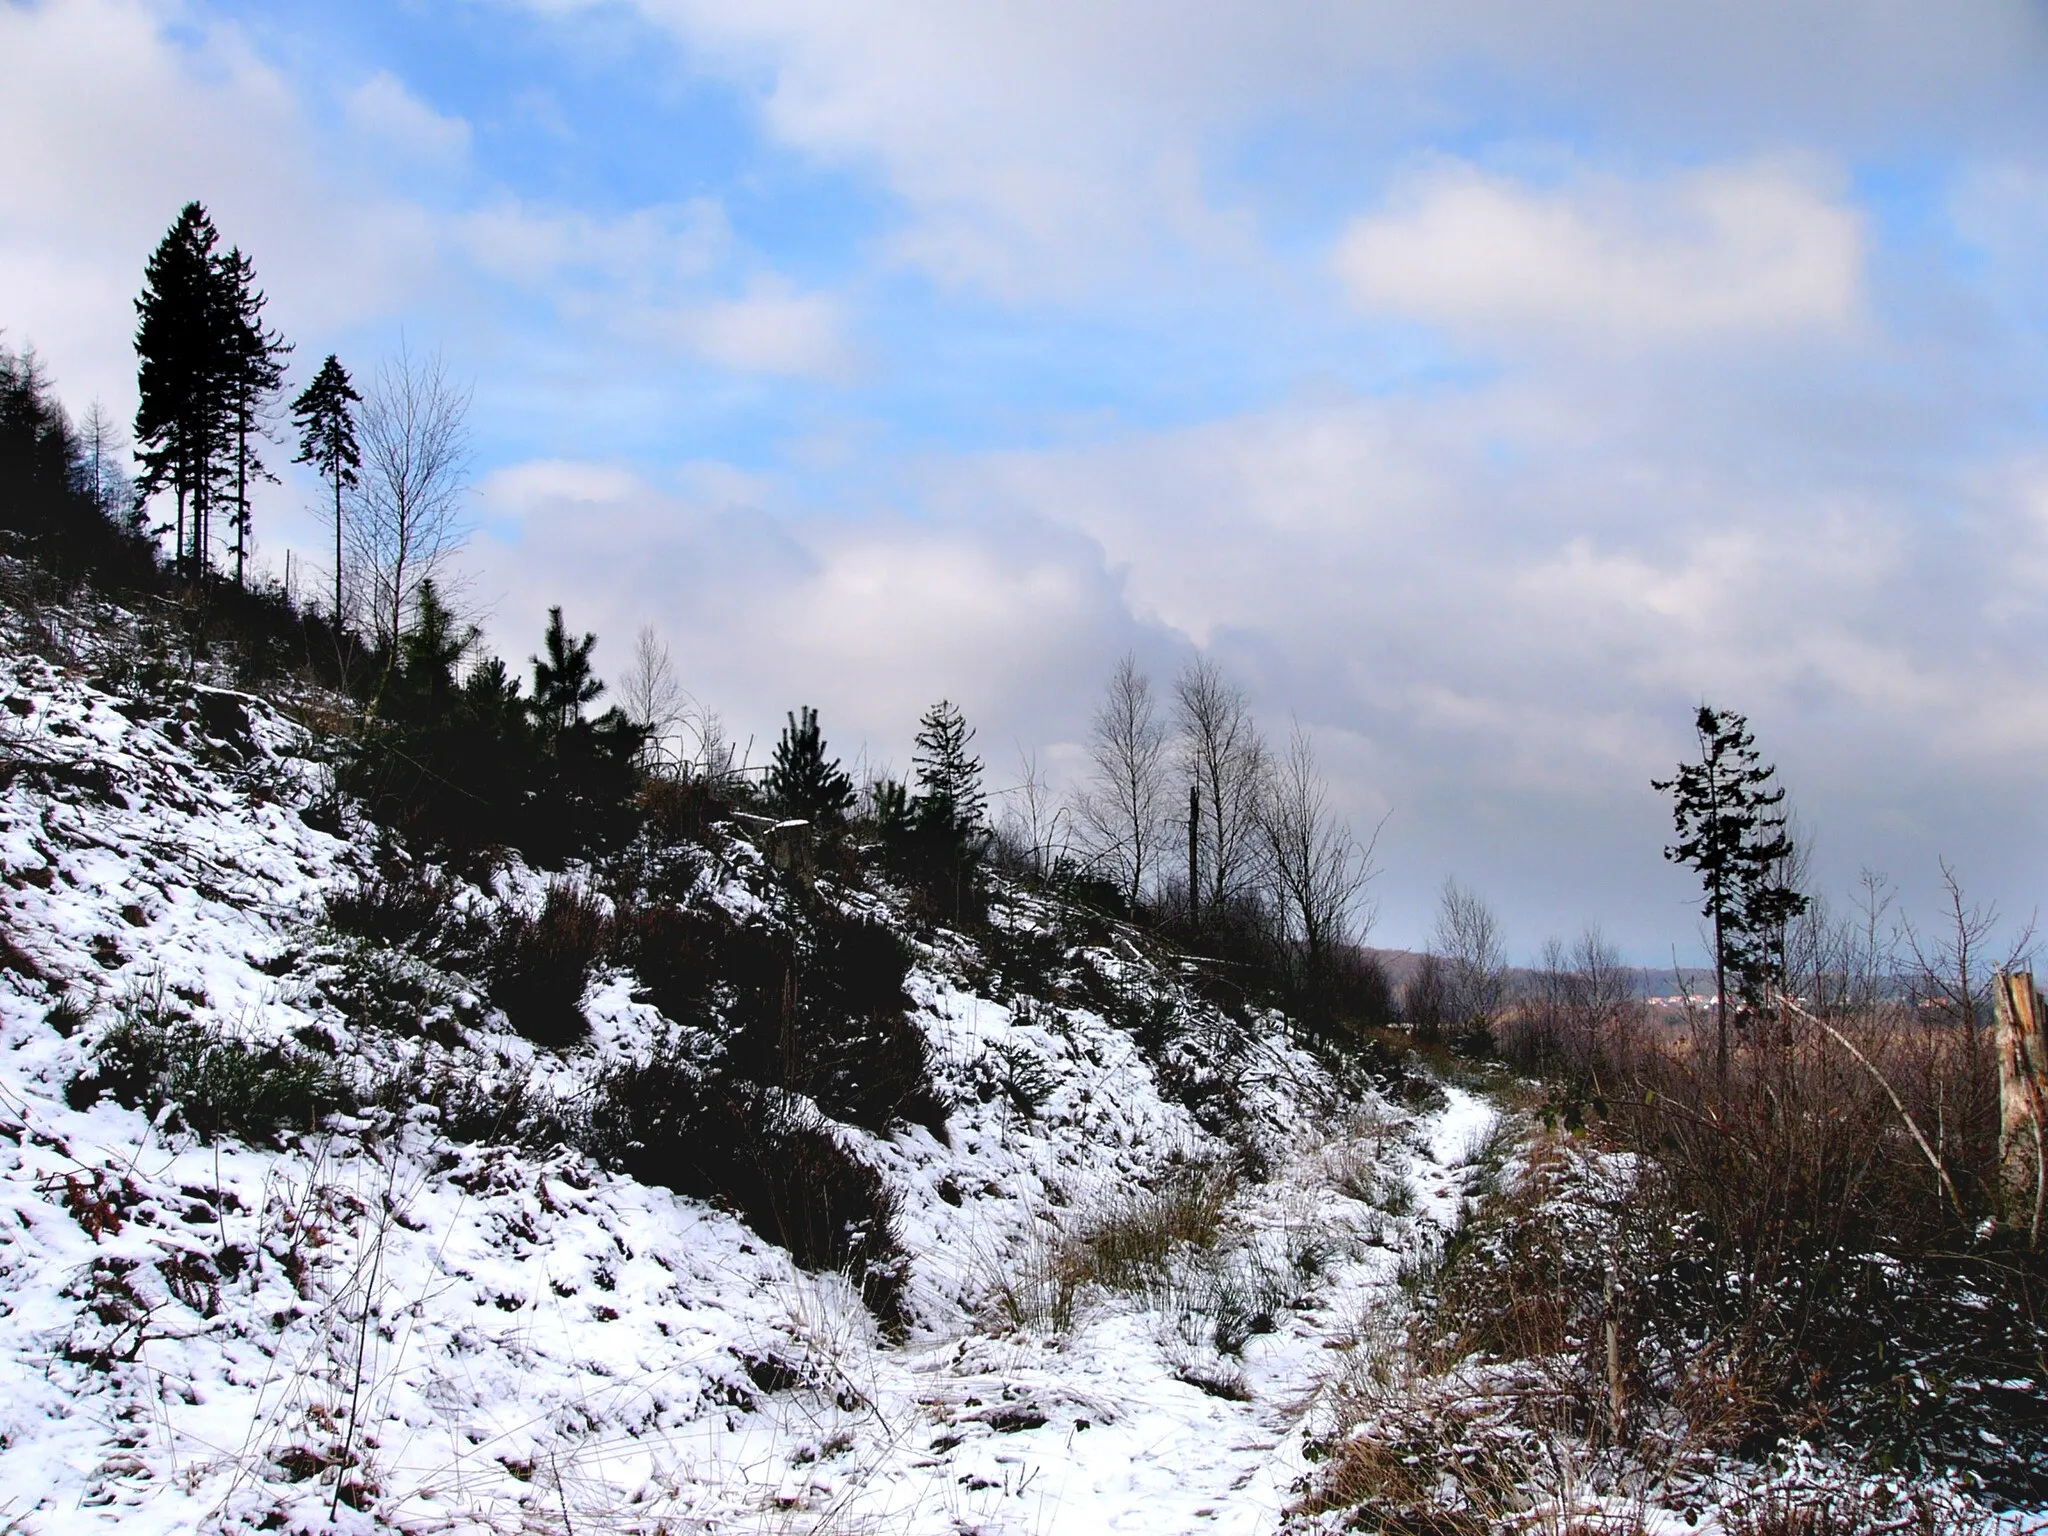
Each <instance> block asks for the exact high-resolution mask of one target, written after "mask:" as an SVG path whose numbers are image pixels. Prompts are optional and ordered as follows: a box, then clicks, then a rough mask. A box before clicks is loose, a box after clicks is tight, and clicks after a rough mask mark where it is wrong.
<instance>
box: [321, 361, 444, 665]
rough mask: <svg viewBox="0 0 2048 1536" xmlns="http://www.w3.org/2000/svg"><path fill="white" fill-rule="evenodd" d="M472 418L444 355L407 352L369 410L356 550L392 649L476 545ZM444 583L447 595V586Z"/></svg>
mask: <svg viewBox="0 0 2048 1536" xmlns="http://www.w3.org/2000/svg"><path fill="white" fill-rule="evenodd" d="M468 414H469V391H468V390H467V389H465V388H463V387H461V386H459V385H457V384H456V383H455V382H454V381H453V380H452V379H450V378H449V376H448V369H447V366H446V365H445V364H444V363H443V362H442V360H441V355H440V354H439V353H438V352H434V353H428V354H426V355H424V356H420V355H415V354H414V353H412V352H410V351H408V350H407V349H406V347H405V346H404V345H403V344H402V343H401V344H400V346H399V350H398V355H397V356H396V357H393V358H390V359H388V360H387V361H386V362H385V363H384V365H383V366H382V367H380V368H379V369H378V370H377V378H376V382H375V383H374V384H372V386H371V388H370V392H369V394H368V396H367V397H366V398H365V399H364V401H363V409H362V419H361V423H360V425H359V427H358V440H359V442H360V445H361V449H362V456H363V462H362V469H361V471H360V474H359V478H358V482H357V484H356V486H355V489H354V492H353V495H352V498H351V505H350V508H349V510H350V514H351V515H350V517H349V525H348V534H349V539H348V542H349V547H350V555H351V559H352V562H353V564H354V565H355V566H356V568H357V570H358V571H359V573H360V575H359V578H358V580H357V582H356V590H357V591H358V592H359V593H365V594H366V596H365V597H364V599H363V600H364V601H365V602H367V604H368V607H369V613H368V616H367V617H368V624H369V628H370V631H371V633H372V634H374V635H375V636H376V637H377V638H378V639H379V640H380V641H382V642H385V643H387V644H391V643H394V642H395V640H396V638H397V636H399V635H400V634H402V633H404V630H405V621H406V617H407V615H408V613H409V612H410V611H411V609H412V607H413V604H414V602H415V601H416V599H417V598H418V596H419V591H420V587H421V585H422V584H423V583H425V582H426V581H428V580H430V579H434V578H436V577H437V576H438V574H439V573H440V571H441V568H442V567H443V566H444V565H446V564H447V562H448V559H449V557H450V556H451V555H453V554H454V553H455V551H456V550H458V549H460V548H461V547H462V543H463V541H464V539H465V538H466V537H467V536H468V530H467V527H466V524H465V521H464V517H463V503H462V498H463V494H464V492H465V491H466V490H467V489H468V480H467V473H468V469H469V428H468V424H467V418H468ZM438 584H439V585H440V586H441V587H442V588H443V590H444V595H445V589H446V585H447V584H446V582H445V581H441V582H439V583H438Z"/></svg>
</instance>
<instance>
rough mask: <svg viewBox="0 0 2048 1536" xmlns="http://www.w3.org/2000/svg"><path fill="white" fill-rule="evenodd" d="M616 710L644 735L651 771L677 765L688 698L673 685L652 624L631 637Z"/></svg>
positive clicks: (672, 673)
mask: <svg viewBox="0 0 2048 1536" xmlns="http://www.w3.org/2000/svg"><path fill="white" fill-rule="evenodd" d="M616 686H617V692H618V700H619V707H620V708H621V709H623V710H625V712H626V718H627V719H629V720H631V721H632V722H633V723H634V724H635V725H637V726H640V727H641V728H642V729H643V730H645V731H646V732H647V745H646V748H645V751H646V755H647V759H648V763H649V766H650V767H653V766H662V765H670V766H673V765H676V764H679V762H680V759H681V749H680V743H679V740H678V738H679V736H680V733H681V730H682V725H683V720H684V717H685V714H686V712H687V711H688V710H689V708H690V706H691V699H690V696H689V695H688V694H687V693H685V692H684V691H683V685H682V684H681V683H679V682H677V681H676V669H675V663H674V661H673V660H671V658H670V656H669V651H668V646H667V644H666V643H665V642H664V641H663V640H662V638H661V636H660V635H659V634H657V633H656V632H655V629H654V626H653V625H652V624H643V625H641V626H640V632H639V633H638V634H636V635H635V636H634V637H633V659H632V660H631V661H629V662H628V663H627V664H626V675H625V676H624V677H622V678H620V679H619V681H618V683H617V685H616Z"/></svg>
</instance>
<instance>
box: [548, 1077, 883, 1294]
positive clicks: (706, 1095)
mask: <svg viewBox="0 0 2048 1536" xmlns="http://www.w3.org/2000/svg"><path fill="white" fill-rule="evenodd" d="M585 1125H586V1130H585V1133H584V1138H585V1145H586V1149H587V1150H588V1151H590V1152H591V1153H592V1155H594V1156H596V1157H597V1158H598V1159H599V1160H600V1161H602V1162H605V1163H607V1164H609V1165H610V1166H612V1167H614V1168H616V1169H618V1170H619V1171H620V1172H623V1173H625V1174H628V1175H629V1176H631V1177H632V1178H635V1179H638V1180H639V1181H640V1182H642V1183H644V1184H660V1185H664V1186H666V1187H667V1188H669V1189H672V1190H674V1191H675V1192H676V1193H678V1194H684V1195H693V1196H696V1197H697V1198H699V1199H705V1200H712V1201H715V1202H717V1203H719V1204H722V1205H724V1206H726V1207H727V1208H729V1209H730V1210H732V1211H734V1212H735V1213H736V1214H737V1215H739V1216H740V1217H741V1218H742V1219H744V1220H745V1221H746V1222H747V1224H748V1225H749V1226H751V1227H753V1229H754V1230H755V1231H757V1232H759V1233H760V1234H761V1235H762V1236H763V1237H765V1238H767V1239H769V1240H770V1241H771V1242H776V1243H780V1244H781V1245H782V1246H783V1247H785V1248H787V1249H788V1250H789V1252H790V1256H791V1257H792V1258H794V1259H795V1260H796V1261H797V1263H799V1264H801V1265H803V1266H804V1267H805V1268H806V1269H815V1270H838V1271H840V1272H842V1273H844V1274H845V1275H846V1276H847V1277H848V1279H850V1280H851V1281H852V1282H853V1283H854V1284H855V1285H856V1286H857V1287H858V1288H859V1290H860V1293H861V1297H862V1299H863V1300H865V1301H866V1302H867V1304H868V1305H869V1307H870V1308H872V1309H873V1311H874V1312H875V1315H876V1316H877V1317H879V1318H881V1319H883V1320H884V1321H885V1322H889V1321H894V1320H896V1319H897V1318H898V1317H899V1315H900V1312H901V1307H902V1294H903V1283H904V1278H905V1277H904V1260H903V1253H902V1248H901V1246H900V1244H899V1242H898V1238H897V1233H896V1226H895V1221H896V1208H897V1198H896V1196H895V1194H894V1193H893V1192H892V1191H891V1190H890V1189H889V1188H888V1186H887V1185H886V1184H885V1183H884V1182H883V1180H882V1178H881V1175H880V1174H878V1173H877V1172H876V1171H875V1170H874V1169H872V1168H870V1167H869V1166H868V1165H867V1164H866V1163H864V1162H862V1161H861V1160H860V1158H859V1157H858V1156H857V1155H856V1154H855V1153H854V1152H852V1151H851V1150H850V1149H849V1148H848V1147H847V1146H846V1145H845V1144H844V1143H843V1142H841V1141H840V1139H839V1138H838V1137H837V1136H835V1135H834V1134H833V1132H832V1130H831V1128H830V1127H829V1126H827V1125H825V1124H823V1123H822V1122H821V1121H820V1120H819V1119H818V1117H817V1115H816V1113H815V1112H814V1111H811V1110H809V1109H807V1108H806V1107H805V1106H803V1105H802V1104H801V1103H799V1102H796V1101H792V1100H791V1098H790V1097H789V1096H788V1095H787V1094H784V1093H781V1092H778V1091H775V1090H773V1089H764V1088H762V1087H760V1086H759V1085H758V1084H754V1083H749V1082H744V1081H736V1080H734V1079H731V1078H728V1077H724V1076H720V1075H712V1074H707V1073H705V1072H704V1071H703V1070H701V1068H700V1067H699V1066H698V1064H697V1063H695V1062H693V1061H691V1060H690V1059H688V1057H687V1055H686V1054H685V1052H684V1050H683V1049H682V1048H681V1046H680V1045H679V1044H677V1043H675V1042H665V1043H664V1044H663V1045H662V1046H661V1047H660V1048H659V1049H657V1050H656V1051H655V1052H654V1054H653V1055H651V1056H650V1057H649V1058H647V1059H646V1060H643V1061H629V1062H621V1063H618V1064H616V1065H614V1066H612V1067H610V1068H607V1069H606V1070H605V1071H604V1072H603V1073H602V1074H600V1076H599V1077H598V1078H597V1080H596V1082H595V1083H594V1084H593V1086H592V1089H591V1093H590V1099H589V1105H588V1112H587V1118H586V1121H585Z"/></svg>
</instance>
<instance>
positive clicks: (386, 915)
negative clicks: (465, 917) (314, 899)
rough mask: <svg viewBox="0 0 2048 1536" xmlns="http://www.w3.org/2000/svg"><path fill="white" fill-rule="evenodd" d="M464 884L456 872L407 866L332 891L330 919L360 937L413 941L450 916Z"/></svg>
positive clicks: (380, 941)
mask: <svg viewBox="0 0 2048 1536" xmlns="http://www.w3.org/2000/svg"><path fill="white" fill-rule="evenodd" d="M461 889H462V883H461V882H460V881H459V880H457V879H455V878H454V877H453V876H452V875H448V874H446V873H442V872H439V871H435V870H431V869H429V868H427V867H425V866H423V865H418V864H410V865H405V866H403V867H400V868H396V869H391V870H386V871H384V872H383V873H380V874H376V875H372V876H370V877H369V878H367V879H364V880H361V881H358V882H356V883H355V884H353V885H347V886H343V887H341V888H339V889H338V890H334V891H331V892H329V893H328V897H327V921H328V923H329V924H330V925H332V926H333V927H334V928H335V929H336V930H338V931H339V932H342V933H346V934H352V935H354V936H355V937H357V938H361V939H369V940H372V941H373V942H375V943H378V944H390V945H409V944H413V943H415V942H416V941H418V940H419V939H420V938H422V937H423V936H424V935H427V934H430V933H432V932H434V931H435V930H436V929H437V928H438V927H439V926H440V925H441V924H443V923H444V922H446V921H447V920H448V917H449V915H450V907H451V904H452V903H453V902H454V900H455V897H456V895H457V894H458V893H459V892H460V891H461Z"/></svg>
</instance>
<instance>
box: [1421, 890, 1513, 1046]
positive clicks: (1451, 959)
mask: <svg viewBox="0 0 2048 1536" xmlns="http://www.w3.org/2000/svg"><path fill="white" fill-rule="evenodd" d="M1435 945H1436V950H1437V953H1438V954H1440V955H1442V956H1443V958H1444V966H1445V978H1444V980H1445V989H1446V991H1447V992H1448V994H1449V996H1448V1006H1449V1012H1450V1015H1451V1018H1452V1019H1453V1020H1454V1021H1456V1022H1457V1023H1458V1024H1460V1025H1463V1026H1464V1027H1465V1028H1466V1029H1467V1030H1469V1031H1472V1032H1473V1033H1482V1032H1489V1033H1490V1032H1491V1030H1492V1029H1493V1026H1494V1025H1495V1024H1496V1023H1497V1022H1498V1021H1499V1019H1500V1014H1501V1009H1502V1007H1503V1006H1504V1005H1505V1004H1506V1002H1507V990H1508V959H1507V951H1506V950H1505V949H1504V948H1503V947H1502V945H1501V938H1500V919H1499V918H1498V917H1496V916H1495V915H1494V911H1493V908H1492V907H1490V906H1488V905H1487V904H1486V901H1485V899H1484V898H1482V897H1481V896H1480V895H1479V894H1478V893H1477V892H1476V891H1473V890H1471V889H1470V888H1468V887H1466V886H1462V885H1460V884H1459V883H1458V882H1457V880H1456V879H1455V878H1451V879H1446V880H1445V881H1444V888H1443V894H1442V895H1441V896H1440V897H1439V898H1438V899H1437V911H1436V935H1435Z"/></svg>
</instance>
